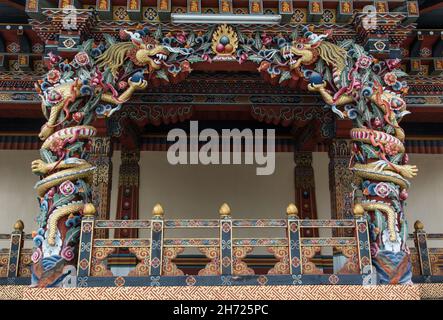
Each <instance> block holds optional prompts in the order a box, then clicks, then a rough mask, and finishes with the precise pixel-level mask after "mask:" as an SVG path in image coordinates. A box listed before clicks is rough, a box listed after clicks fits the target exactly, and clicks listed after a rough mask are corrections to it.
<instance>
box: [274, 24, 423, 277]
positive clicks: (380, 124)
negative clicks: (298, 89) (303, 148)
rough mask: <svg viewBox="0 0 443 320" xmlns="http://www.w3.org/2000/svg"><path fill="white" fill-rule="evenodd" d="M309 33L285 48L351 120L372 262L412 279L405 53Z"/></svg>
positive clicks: (296, 67)
mask: <svg viewBox="0 0 443 320" xmlns="http://www.w3.org/2000/svg"><path fill="white" fill-rule="evenodd" d="M303 32H304V36H303V37H301V38H297V39H294V40H293V42H292V43H291V44H287V45H285V46H283V47H282V48H281V55H282V56H283V58H285V59H287V60H288V66H289V68H290V70H292V72H295V73H297V74H299V75H301V76H302V77H304V78H305V79H306V80H307V81H308V90H309V91H311V92H316V93H318V94H320V96H321V97H322V99H323V100H324V101H325V102H326V103H327V106H328V108H331V110H332V111H333V112H334V113H335V114H337V115H338V117H339V118H341V119H350V120H352V122H353V127H354V128H353V129H352V130H351V140H352V143H351V144H352V159H351V161H350V167H349V169H350V170H352V171H353V172H354V177H355V181H354V190H355V191H354V195H355V196H354V202H355V204H359V205H361V206H362V207H363V209H364V210H365V216H366V218H367V220H368V223H369V226H370V238H371V244H370V247H371V255H372V262H373V264H374V266H375V267H376V270H377V274H378V281H379V283H411V276H412V271H411V263H410V257H409V255H410V252H409V249H408V247H407V245H406V240H407V236H408V228H407V222H406V218H405V214H404V202H405V200H406V198H407V197H408V192H407V190H408V188H409V185H410V183H409V179H411V178H413V177H414V176H415V175H416V174H417V171H418V169H417V167H416V166H414V165H409V164H408V161H409V160H408V159H409V157H408V155H407V154H406V152H405V147H404V140H405V134H404V131H403V129H402V128H401V127H400V126H399V123H400V121H401V119H402V118H403V116H405V115H407V114H408V113H409V112H408V111H407V110H406V103H405V100H404V98H403V95H404V94H405V93H406V92H407V90H408V89H407V84H406V82H405V81H403V80H402V78H404V77H405V76H406V74H405V73H404V72H403V71H402V70H400V69H399V66H400V60H398V59H387V60H384V61H380V60H378V59H376V58H374V57H372V56H370V55H368V54H367V53H366V52H365V50H364V49H363V48H362V47H361V46H359V45H358V44H356V43H355V42H354V41H352V40H345V41H342V42H340V43H338V44H334V43H332V42H330V41H328V40H327V38H328V37H329V36H330V35H331V32H326V33H325V34H323V35H317V34H315V33H314V32H313V31H312V30H310V29H308V28H304V29H303Z"/></svg>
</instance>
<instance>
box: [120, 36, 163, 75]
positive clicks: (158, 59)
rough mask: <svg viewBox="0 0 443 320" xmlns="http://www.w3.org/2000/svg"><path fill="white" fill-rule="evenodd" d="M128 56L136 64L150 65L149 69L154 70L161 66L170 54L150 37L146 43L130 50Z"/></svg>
mask: <svg viewBox="0 0 443 320" xmlns="http://www.w3.org/2000/svg"><path fill="white" fill-rule="evenodd" d="M128 56H129V58H130V59H131V60H132V62H133V63H134V64H135V65H138V66H148V67H149V71H154V70H158V69H160V68H161V66H162V64H163V62H164V61H166V59H167V58H168V56H169V51H168V50H166V48H165V47H163V46H162V45H160V44H158V43H157V42H156V41H154V40H153V39H152V38H150V39H149V40H147V41H146V42H145V43H141V44H139V45H136V46H135V48H133V49H132V50H130V51H129V52H128Z"/></svg>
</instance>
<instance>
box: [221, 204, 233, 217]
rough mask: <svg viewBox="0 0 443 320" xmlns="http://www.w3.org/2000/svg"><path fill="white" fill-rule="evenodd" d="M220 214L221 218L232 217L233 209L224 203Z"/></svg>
mask: <svg viewBox="0 0 443 320" xmlns="http://www.w3.org/2000/svg"><path fill="white" fill-rule="evenodd" d="M218 212H219V213H220V217H227V216H230V215H231V208H229V205H228V204H227V203H223V204H222V206H221V207H220V210H218Z"/></svg>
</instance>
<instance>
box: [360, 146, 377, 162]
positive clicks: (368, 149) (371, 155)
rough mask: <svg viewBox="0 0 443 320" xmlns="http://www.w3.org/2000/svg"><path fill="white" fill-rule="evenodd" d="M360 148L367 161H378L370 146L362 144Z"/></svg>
mask: <svg viewBox="0 0 443 320" xmlns="http://www.w3.org/2000/svg"><path fill="white" fill-rule="evenodd" d="M361 148H362V149H363V151H364V152H365V153H366V156H367V157H368V158H369V159H378V155H377V152H376V151H375V149H374V148H373V147H372V146H370V145H368V144H362V145H361Z"/></svg>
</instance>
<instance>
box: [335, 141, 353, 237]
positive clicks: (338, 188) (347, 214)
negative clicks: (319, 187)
mask: <svg viewBox="0 0 443 320" xmlns="http://www.w3.org/2000/svg"><path fill="white" fill-rule="evenodd" d="M350 159H351V143H350V141H349V140H344V139H335V140H333V141H332V143H331V144H330V146H329V192H330V195H331V218H332V219H352V218H353V214H352V207H353V204H352V182H353V174H352V171H351V170H349V161H350ZM333 231H336V230H335V229H333ZM349 231H350V232H351V233H352V230H349Z"/></svg>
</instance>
